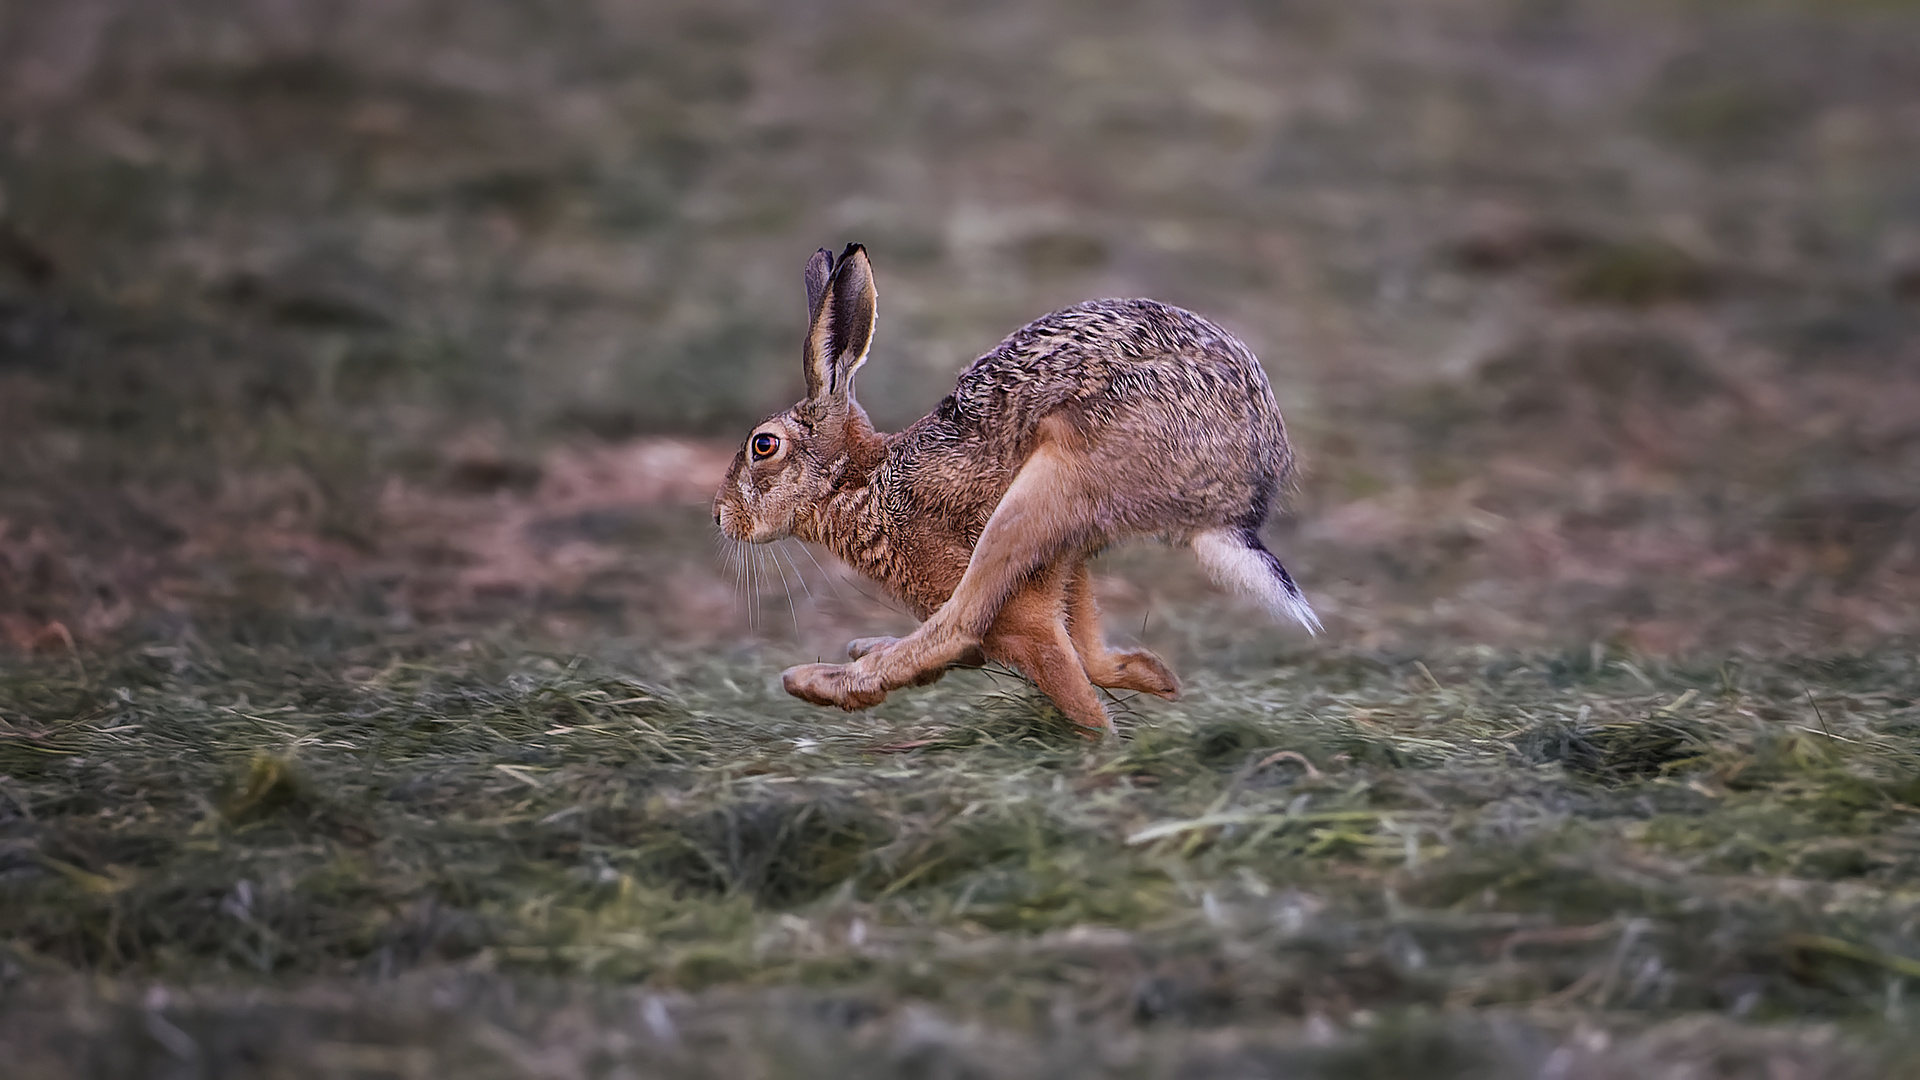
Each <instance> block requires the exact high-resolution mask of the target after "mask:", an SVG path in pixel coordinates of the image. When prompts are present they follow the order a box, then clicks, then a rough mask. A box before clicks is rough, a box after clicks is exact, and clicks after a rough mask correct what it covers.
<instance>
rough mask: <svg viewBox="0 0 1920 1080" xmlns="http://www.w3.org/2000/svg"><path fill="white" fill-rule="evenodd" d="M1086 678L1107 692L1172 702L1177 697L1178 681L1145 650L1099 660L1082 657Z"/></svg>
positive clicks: (1171, 672)
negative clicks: (1125, 692) (1130, 692)
mask: <svg viewBox="0 0 1920 1080" xmlns="http://www.w3.org/2000/svg"><path fill="white" fill-rule="evenodd" d="M1081 661H1082V662H1083V663H1085V664H1086V665H1087V678H1088V679H1090V680H1091V681H1092V682H1093V685H1095V686H1104V687H1106V688H1107V689H1109V690H1138V691H1140V692H1141V693H1143V694H1152V695H1153V696H1154V697H1159V698H1166V699H1167V700H1168V701H1172V700H1174V699H1175V698H1178V697H1179V696H1180V677H1179V676H1177V675H1175V674H1174V673H1173V669H1172V668H1169V667H1168V666H1167V665H1166V663H1165V662H1164V661H1162V660H1161V659H1160V658H1159V657H1157V656H1155V655H1153V654H1152V653H1150V652H1148V651H1147V650H1145V649H1129V650H1127V651H1125V652H1118V651H1108V652H1105V653H1104V654H1103V655H1101V656H1099V657H1097V658H1096V657H1089V656H1083V657H1081Z"/></svg>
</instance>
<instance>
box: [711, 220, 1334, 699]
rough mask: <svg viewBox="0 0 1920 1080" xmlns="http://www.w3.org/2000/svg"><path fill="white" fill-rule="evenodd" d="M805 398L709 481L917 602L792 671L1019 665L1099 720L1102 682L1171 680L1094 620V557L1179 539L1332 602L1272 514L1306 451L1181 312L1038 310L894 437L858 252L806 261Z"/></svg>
mask: <svg viewBox="0 0 1920 1080" xmlns="http://www.w3.org/2000/svg"><path fill="white" fill-rule="evenodd" d="M806 280H807V302H808V304H809V306H810V309H811V311H812V322H811V324H810V326H809V328H808V330H807V337H806V342H805V345H804V349H803V363H804V368H805V374H806V384H807V396H806V398H805V399H804V400H802V401H800V402H799V403H797V404H795V405H794V406H793V407H792V408H790V409H787V410H786V411H785V412H782V413H780V414H778V415H776V416H773V417H770V418H768V419H767V420H765V421H764V422H762V423H760V424H759V425H757V426H755V427H754V429H753V431H752V432H751V433H750V434H749V435H748V436H747V440H746V445H745V446H743V447H742V448H741V450H740V453H739V454H738V455H736V456H735V458H734V460H733V467H732V468H731V469H730V470H729V471H728V473H727V478H726V481H725V482H724V483H723V484H721V486H720V490H719V492H718V494H717V495H716V496H715V497H714V514H713V516H714V522H715V523H716V524H717V525H719V527H720V529H721V531H722V532H724V533H725V534H726V535H727V536H728V537H731V538H732V539H734V540H736V541H745V542H748V543H755V544H760V543H767V542H770V541H774V540H780V539H783V538H786V537H797V538H798V539H801V540H805V541H810V542H813V543H818V544H823V545H825V546H826V547H827V548H828V549H829V550H831V551H832V552H833V553H834V554H836V555H838V556H839V557H840V558H842V559H844V560H845V561H846V562H847V563H849V564H850V565H852V566H853V567H854V568H855V569H857V570H859V571H860V572H861V573H863V574H865V575H866V576H868V577H870V578H872V579H874V580H875V581H877V582H879V583H880V584H881V585H883V586H885V587H886V588H887V589H888V590H889V591H891V592H892V593H893V594H894V595H895V596H897V597H899V598H900V599H901V600H903V601H904V602H905V603H906V604H907V605H908V606H909V607H910V608H912V610H913V612H914V614H915V615H916V616H918V617H919V618H920V619H922V620H924V621H923V622H922V623H921V624H920V626H919V628H918V629H916V630H914V632H913V633H912V634H909V635H908V636H907V637H904V638H897V639H896V638H861V639H858V640H856V641H854V642H852V643H850V644H849V645H848V647H847V652H848V654H849V656H850V657H851V658H852V660H853V662H852V663H848V664H804V665H801V666H799V667H794V668H789V669H787V671H786V672H785V673H784V675H783V680H782V681H783V682H784V684H785V686H786V689H787V692H788V693H790V694H793V695H795V696H796V697H800V698H803V699H805V700H807V701H810V702H813V703H814V704H816V705H838V706H839V707H841V708H843V709H850V710H851V709H862V708H866V707H869V706H872V705H877V704H879V703H880V702H881V701H883V700H885V698H886V696H887V693H888V692H889V691H891V690H897V689H899V688H901V687H907V686H924V685H926V684H928V683H931V682H933V681H935V680H936V679H939V678H940V677H941V676H942V675H943V674H945V673H946V671H947V669H948V668H949V667H950V666H953V665H977V664H980V663H982V662H984V661H986V660H994V661H998V662H1000V663H1003V664H1008V665H1010V666H1012V667H1015V668H1018V669H1019V670H1020V671H1021V672H1022V673H1023V674H1025V675H1026V676H1027V677H1028V678H1029V679H1032V680H1033V682H1034V683H1035V684H1036V685H1038V686H1039V688H1040V689H1041V691H1042V692H1044V693H1045V694H1046V695H1047V696H1048V697H1049V698H1052V699H1053V701H1054V703H1055V704H1056V705H1058V706H1059V707H1060V709H1061V711H1062V712H1064V713H1066V715H1067V716H1068V717H1070V718H1072V720H1073V721H1074V722H1075V723H1077V724H1079V725H1081V726H1082V727H1083V728H1084V729H1085V730H1086V732H1087V733H1088V734H1089V735H1095V736H1097V735H1099V734H1102V733H1104V732H1108V731H1111V730H1112V729H1113V721H1112V719H1111V718H1110V717H1109V716H1108V715H1107V711H1106V708H1105V707H1104V705H1103V704H1102V702H1101V696H1100V694H1099V693H1098V692H1097V691H1096V690H1095V689H1094V688H1095V687H1106V688H1110V689H1127V690H1138V691H1141V692H1143V693H1148V694H1154V695H1157V696H1159V697H1163V698H1167V699H1172V698H1174V697H1175V696H1177V695H1178V693H1179V690H1180V681H1179V680H1178V679H1177V678H1175V677H1174V674H1173V672H1172V671H1170V670H1168V668H1167V665H1166V664H1164V663H1162V662H1161V661H1160V658H1159V657H1157V656H1155V655H1153V654H1152V653H1150V652H1147V651H1145V650H1140V649H1135V650H1126V651H1120V650H1114V649H1110V648H1108V647H1107V645H1106V644H1105V642H1104V641H1103V640H1102V639H1101V634H1100V613H1099V610H1098V608H1097V607H1096V605H1095V603H1094V597H1093V589H1092V587H1091V582H1090V579H1089V575H1088V572H1087V560H1088V559H1089V558H1090V557H1092V556H1093V555H1094V554H1096V553H1097V552H1099V551H1101V550H1102V549H1104V548H1106V547H1109V546H1111V545H1114V544H1117V543H1120V542H1122V541H1125V540H1130V539H1133V538H1136V537H1157V538H1159V539H1160V540H1162V541H1163V542H1165V543H1168V544H1174V545H1182V546H1185V547H1189V548H1191V549H1192V550H1193V553H1194V554H1195V555H1196V556H1197V557H1198V558H1199V560H1200V562H1201V563H1202V565H1204V566H1205V567H1206V569H1207V570H1208V571H1209V572H1210V574H1211V575H1212V577H1213V578H1214V580H1215V581H1216V582H1218V583H1220V584H1222V585H1226V586H1230V587H1233V588H1236V589H1238V590H1240V591H1241V592H1244V593H1246V594H1248V595H1250V596H1252V597H1253V598H1255V599H1256V600H1258V601H1260V602H1262V603H1263V604H1264V605H1265V606H1266V608H1267V609H1268V610H1269V611H1270V612H1272V613H1273V614H1274V615H1275V616H1277V617H1282V618H1287V619H1292V620H1294V621H1296V622H1298V623H1300V624H1301V625H1303V626H1305V627H1306V628H1307V629H1308V630H1309V631H1310V632H1311V631H1318V630H1319V629H1320V621H1319V619H1318V618H1316V617H1315V615H1314V613H1313V609H1312V608H1311V607H1310V606H1308V604H1307V601H1306V599H1305V598H1304V597H1303V596H1302V595H1301V593H1300V589H1299V587H1298V586H1296V585H1295V584H1294V582H1293V578H1292V577H1291V576H1290V575H1289V574H1288V573H1287V570H1286V567H1284V566H1282V565H1280V560H1279V559H1277V558H1275V557H1274V555H1273V553H1272V552H1270V551H1268V550H1267V549H1266V547H1265V546H1264V545H1262V544H1261V542H1260V535H1259V529H1260V526H1261V525H1262V524H1263V523H1264V522H1265V521H1266V519H1267V512H1268V510H1269V509H1270V508H1271V507H1272V505H1273V502H1274V499H1275V497H1276V496H1277V495H1278V494H1279V493H1280V492H1281V490H1282V488H1283V486H1284V485H1285V484H1286V482H1287V478H1288V473H1289V471H1290V470H1291V467H1292V464H1293V454H1292V451H1291V449H1290V448H1289V447H1288V445H1287V433H1286V427H1285V425H1284V424H1282V422H1281V419H1280V410H1279V408H1278V407H1276V406H1275V404H1274V401H1273V391H1272V388H1271V387H1270V386H1269V385H1268V384H1267V377H1266V374H1265V372H1263V371H1262V370H1261V368H1260V364H1259V361H1257V360H1255V359H1254V356H1253V353H1252V352H1251V351H1249V350H1248V349H1247V347H1246V346H1245V345H1243V344H1241V343H1240V342H1239V341H1238V340H1236V339H1235V338H1234V337H1233V335H1231V334H1229V333H1227V332H1226V331H1225V330H1222V329H1220V328H1219V327H1218V326H1215V325H1213V324H1212V323H1210V322H1208V321H1206V320H1205V319H1202V318H1200V317H1199V316H1197V315H1194V314H1192V313H1191V312H1187V311H1183V310H1181V309H1179V308H1176V307H1171V306H1169V305H1167V304H1162V303H1158V302H1156V301H1153V300H1093V301H1089V302H1087V303H1083V304H1078V305H1075V306H1073V307H1069V308H1065V309H1063V310H1060V311H1056V312H1054V313H1053V314H1051V315H1046V316H1042V317H1041V318H1039V319H1037V320H1035V321H1034V322H1032V323H1030V324H1028V325H1027V326H1025V327H1023V328H1022V329H1020V330H1017V331H1015V332H1014V334H1013V335H1012V336H1011V337H1009V338H1007V339H1006V340H1005V341H1002V342H1001V343H1000V344H999V345H998V346H996V347H995V348H994V349H993V350H992V351H991V352H988V353H987V354H986V355H984V356H982V357H980V358H979V359H978V360H975V361H974V362H973V363H972V365H971V366H969V367H968V368H967V369H966V370H965V371H964V372H962V373H961V374H960V378H959V381H958V383H957V384H956V385H955V387H954V390H953V393H951V394H949V395H947V397H946V398H944V399H943V400H942V401H941V402H940V404H938V405H937V406H935V407H934V410H933V411H932V412H930V413H928V414H927V415H926V416H924V417H922V418H921V419H919V420H918V421H916V422H915V423H914V424H913V425H912V426H911V427H908V428H907V429H906V430H905V431H902V432H900V433H898V434H895V435H887V434H883V433H881V432H878V431H875V430H874V427H873V424H872V423H871V422H870V421H869V420H868V419H867V414H866V411H865V410H864V409H862V408H861V407H860V403H859V402H858V401H856V400H855V399H854V396H853V378H854V374H855V372H857V371H859V369H860V366H861V365H862V364H863V363H865V362H866V359H867V350H868V347H869V346H870V345H871V344H872V341H873V328H874V304H875V292H874V284H873V269H872V267H871V266H870V265H869V263H868V260H867V253H866V250H865V249H864V248H862V247H861V246H860V245H858V244H849V245H848V246H847V248H846V250H845V251H843V252H842V253H841V255H840V258H839V259H838V260H835V259H834V257H833V255H832V253H831V252H829V251H827V250H826V249H824V248H822V249H821V250H820V251H819V252H817V253H816V254H815V255H814V256H813V258H812V260H811V261H810V262H808V264H807V273H806Z"/></svg>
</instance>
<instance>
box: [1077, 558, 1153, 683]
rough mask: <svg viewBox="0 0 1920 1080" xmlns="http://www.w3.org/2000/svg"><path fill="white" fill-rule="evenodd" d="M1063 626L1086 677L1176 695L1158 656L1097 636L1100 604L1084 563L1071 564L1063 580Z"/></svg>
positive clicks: (1097, 681)
mask: <svg viewBox="0 0 1920 1080" xmlns="http://www.w3.org/2000/svg"><path fill="white" fill-rule="evenodd" d="M1067 630H1068V632H1069V633H1071V634H1072V635H1073V647H1074V650H1075V651H1076V652H1078V653H1079V654H1080V663H1081V664H1082V665H1083V666H1084V667H1085V668H1086V669H1087V678H1088V679H1090V680H1092V682H1093V685H1095V686H1104V687H1106V688H1107V689H1109V690H1138V691H1140V692H1141V693H1143V694H1152V695H1153V696H1155V697H1163V698H1166V699H1167V700H1168V701H1172V700H1173V699H1175V698H1177V697H1179V696H1180V679H1179V677H1178V676H1176V675H1175V674H1174V673H1173V669H1171V668H1169V667H1167V665H1166V663H1165V662H1164V661H1162V660H1161V659H1160V658H1159V657H1157V656H1155V655H1153V654H1152V653H1150V652H1148V651H1147V650H1145V649H1127V650H1124V651H1122V650H1119V649H1110V648H1108V647H1107V643H1106V641H1105V640H1103V639H1102V638H1101V636H1100V608H1099V607H1098V606H1097V605H1096V604H1095V603H1094V600H1093V575H1092V574H1090V573H1088V572H1087V564H1086V563H1084V562H1083V563H1081V564H1080V565H1079V566H1077V567H1075V568H1074V571H1073V576H1072V577H1070V578H1069V579H1068V581H1067Z"/></svg>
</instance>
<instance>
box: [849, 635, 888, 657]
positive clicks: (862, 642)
mask: <svg viewBox="0 0 1920 1080" xmlns="http://www.w3.org/2000/svg"><path fill="white" fill-rule="evenodd" d="M899 640H900V639H899V638H897V637H859V638H854V639H853V640H852V641H849V642H847V659H849V660H858V659H860V658H861V657H863V656H865V655H867V654H868V653H870V652H877V651H879V650H881V649H884V648H886V647H887V646H889V645H892V644H894V643H895V642H897V641H899Z"/></svg>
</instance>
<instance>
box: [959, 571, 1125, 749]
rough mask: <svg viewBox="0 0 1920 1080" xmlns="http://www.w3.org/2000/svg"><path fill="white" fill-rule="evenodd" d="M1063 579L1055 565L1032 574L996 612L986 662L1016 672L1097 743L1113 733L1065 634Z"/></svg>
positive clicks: (1104, 709)
mask: <svg viewBox="0 0 1920 1080" xmlns="http://www.w3.org/2000/svg"><path fill="white" fill-rule="evenodd" d="M1067 576H1068V575H1067V574H1066V573H1065V572H1064V571H1063V570H1062V568H1060V567H1057V566H1056V567H1049V568H1048V569H1047V570H1046V571H1043V572H1042V573H1040V574H1038V575H1035V577H1034V579H1033V580H1032V581H1031V582H1029V583H1028V584H1027V585H1026V586H1025V587H1024V588H1022V589H1021V590H1020V591H1019V592H1017V593H1015V594H1014V595H1013V598H1012V599H1010V600H1008V601H1007V602H1006V605H1005V606H1003V607H1002V608H1001V609H1000V617H999V618H997V619H995V620H993V629H991V630H989V631H987V639H986V642H985V645H984V648H985V650H986V654H987V655H988V656H989V657H991V658H993V659H995V660H998V661H1000V662H1001V663H1003V664H1011V665H1012V666H1014V667H1016V668H1019V669H1020V673H1021V674H1022V675H1025V676H1026V677H1027V678H1029V679H1032V680H1033V684H1034V685H1035V686H1038V687H1039V688H1040V692H1041V693H1043V694H1045V695H1047V697H1049V698H1051V699H1053V703H1054V704H1055V705H1057V706H1059V707H1060V711H1061V712H1063V713H1066V714H1067V719H1069V720H1072V721H1073V722H1074V723H1076V724H1078V725H1080V727H1081V729H1082V732H1083V733H1084V734H1086V735H1088V736H1091V737H1093V738H1099V737H1100V736H1101V735H1105V734H1107V733H1109V732H1111V731H1112V730H1113V720H1112V718H1111V717H1109V716H1108V715H1107V708H1106V706H1105V705H1103V704H1101V702H1100V693H1099V691H1097V690H1095V689H1094V688H1093V684H1092V683H1090V682H1088V681H1087V672H1086V670H1085V668H1084V667H1083V665H1082V664H1081V662H1080V656H1079V653H1078V651H1077V650H1076V649H1075V648H1074V644H1073V637H1072V635H1071V634H1069V633H1068V631H1067V622H1066V617H1065V616H1066V604H1065V597H1064V595H1063V593H1064V591H1065V588H1066V582H1065V579H1066V578H1067Z"/></svg>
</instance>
